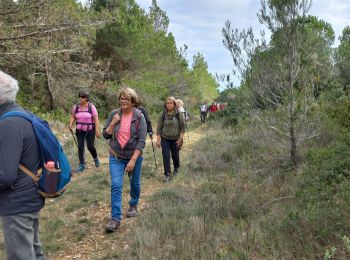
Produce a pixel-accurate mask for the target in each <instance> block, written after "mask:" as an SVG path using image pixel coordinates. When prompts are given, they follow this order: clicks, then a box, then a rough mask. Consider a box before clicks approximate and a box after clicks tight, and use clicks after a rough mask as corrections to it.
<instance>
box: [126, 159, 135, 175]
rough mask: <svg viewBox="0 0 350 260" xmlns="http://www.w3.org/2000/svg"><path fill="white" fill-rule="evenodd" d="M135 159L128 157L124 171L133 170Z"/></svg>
mask: <svg viewBox="0 0 350 260" xmlns="http://www.w3.org/2000/svg"><path fill="white" fill-rule="evenodd" d="M135 163H136V160H134V159H130V161H129V162H128V164H127V165H126V167H125V172H128V173H131V172H132V171H133V170H134V167H135Z"/></svg>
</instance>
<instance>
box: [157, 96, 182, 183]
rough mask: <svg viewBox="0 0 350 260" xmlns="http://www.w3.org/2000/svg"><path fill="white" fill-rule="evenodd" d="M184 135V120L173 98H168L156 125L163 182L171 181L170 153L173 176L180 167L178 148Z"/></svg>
mask: <svg viewBox="0 0 350 260" xmlns="http://www.w3.org/2000/svg"><path fill="white" fill-rule="evenodd" d="M184 133H185V120H184V118H183V116H181V115H180V113H179V112H178V110H177V109H176V100H175V98H174V97H168V98H167V99H166V101H165V104H164V111H163V112H162V113H161V114H160V115H159V118H158V123H157V147H158V148H160V147H162V155H163V166H164V181H170V179H171V167H170V153H171V157H172V159H173V164H174V174H173V175H174V176H175V175H176V174H177V173H178V170H179V167H180V156H179V148H180V147H181V145H182V142H183V136H184Z"/></svg>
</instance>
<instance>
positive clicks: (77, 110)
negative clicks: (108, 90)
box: [74, 102, 95, 130]
mask: <svg viewBox="0 0 350 260" xmlns="http://www.w3.org/2000/svg"><path fill="white" fill-rule="evenodd" d="M92 105H93V104H92V103H91V102H89V103H88V111H79V107H80V103H79V104H76V105H75V115H74V116H75V119H77V117H76V114H77V113H80V112H83V113H86V112H88V113H89V114H90V115H91V123H81V122H78V121H77V120H76V121H75V124H76V125H77V124H79V125H87V126H88V130H89V126H90V125H91V126H92V129H90V130H93V129H94V128H95V123H94V116H93V115H92Z"/></svg>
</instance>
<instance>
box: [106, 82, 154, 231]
mask: <svg viewBox="0 0 350 260" xmlns="http://www.w3.org/2000/svg"><path fill="white" fill-rule="evenodd" d="M118 98H119V104H120V108H118V109H116V110H113V111H112V112H111V113H110V115H109V117H108V119H107V121H106V124H105V126H104V128H103V137H104V138H105V139H109V140H110V142H109V153H110V156H109V171H110V175H111V211H112V212H111V220H110V221H109V223H108V224H107V226H106V228H105V230H106V232H114V231H115V230H116V229H118V228H119V227H120V222H121V217H122V192H123V179H124V178H123V177H124V173H127V174H128V175H129V178H130V200H129V210H128V212H127V214H126V216H127V217H135V216H136V215H137V205H138V203H139V199H140V192H141V164H142V160H143V157H142V151H143V148H144V147H145V142H146V134H147V125H146V120H145V117H144V115H143V114H142V113H141V111H140V110H138V109H136V108H135V106H136V104H137V102H138V97H137V94H136V92H135V90H133V89H131V88H128V87H125V88H123V89H121V91H120V92H119V96H118Z"/></svg>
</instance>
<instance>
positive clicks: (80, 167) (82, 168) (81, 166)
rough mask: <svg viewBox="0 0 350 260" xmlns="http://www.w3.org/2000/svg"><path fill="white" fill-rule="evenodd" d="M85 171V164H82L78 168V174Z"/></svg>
mask: <svg viewBox="0 0 350 260" xmlns="http://www.w3.org/2000/svg"><path fill="white" fill-rule="evenodd" d="M84 170H85V164H84V163H80V164H79V165H78V167H77V172H83V171H84Z"/></svg>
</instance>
